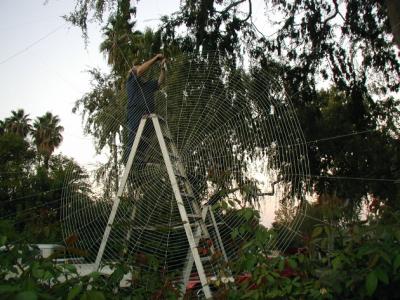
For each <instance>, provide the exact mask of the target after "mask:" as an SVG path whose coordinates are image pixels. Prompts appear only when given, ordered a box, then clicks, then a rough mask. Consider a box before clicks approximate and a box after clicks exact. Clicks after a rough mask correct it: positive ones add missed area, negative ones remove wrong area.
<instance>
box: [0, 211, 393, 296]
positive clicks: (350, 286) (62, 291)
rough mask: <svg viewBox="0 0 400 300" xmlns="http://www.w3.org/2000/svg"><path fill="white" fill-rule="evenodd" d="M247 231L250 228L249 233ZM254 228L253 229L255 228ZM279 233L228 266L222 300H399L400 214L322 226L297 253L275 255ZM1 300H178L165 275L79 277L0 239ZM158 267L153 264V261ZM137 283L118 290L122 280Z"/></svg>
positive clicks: (117, 272) (260, 234)
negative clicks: (229, 281) (230, 281)
mask: <svg viewBox="0 0 400 300" xmlns="http://www.w3.org/2000/svg"><path fill="white" fill-rule="evenodd" d="M247 229H249V228H247ZM252 230H254V229H252ZM273 235H274V233H273V232H272V231H271V230H266V229H265V228H261V227H260V228H258V229H257V230H256V234H255V238H254V239H253V240H252V241H250V242H247V243H246V244H244V245H242V247H241V250H240V253H239V254H240V255H239V256H238V257H239V260H238V261H236V262H231V266H230V268H231V269H232V270H233V271H234V273H235V274H239V275H238V276H237V278H236V279H237V283H236V285H235V288H234V287H233V286H229V285H225V284H223V283H219V282H218V281H217V282H216V283H215V284H216V285H218V283H219V286H218V288H219V289H218V292H217V293H216V298H217V299H397V298H400V291H399V290H398V289H397V288H396V287H398V286H400V245H399V243H400V213H389V212H385V213H384V214H383V215H381V217H380V218H379V219H378V218H375V219H374V218H371V219H369V220H367V221H364V222H357V223H354V224H352V225H350V226H346V228H340V227H332V226H330V225H327V224H325V225H319V226H316V227H315V228H314V230H313V232H312V235H311V237H310V239H309V241H308V244H307V247H304V248H301V251H299V253H297V254H292V255H285V256H271V255H270V254H271V253H270V251H269V250H268V249H267V247H266V245H267V243H266V240H269V239H271V237H272V238H273ZM0 242H1V245H2V249H3V250H2V253H1V254H0V297H1V298H2V299H14V298H15V299H175V298H177V297H178V296H179V286H178V284H176V283H174V282H173V281H172V280H171V279H170V278H168V277H165V276H163V275H162V274H160V272H159V271H158V268H157V263H156V262H153V263H154V265H150V266H149V268H148V270H147V271H139V270H137V269H135V268H133V267H130V266H128V265H130V264H117V265H115V266H114V269H113V273H112V274H111V275H110V276H107V277H105V276H103V275H101V274H100V273H98V272H93V273H91V274H90V275H88V276H79V275H78V274H77V271H76V269H75V267H74V266H72V265H54V264H53V263H52V262H51V261H50V260H48V259H47V260H46V259H38V258H36V257H37V255H38V252H37V250H35V249H33V248H32V247H28V246H26V245H14V246H12V247H10V246H9V245H8V244H7V238H6V236H5V235H4V234H3V233H2V235H1V239H0ZM149 261H152V260H149ZM128 272H131V273H132V274H133V279H132V280H130V281H129V282H128V283H127V287H125V288H120V287H119V282H120V281H121V279H122V278H123V276H124V274H127V273H128Z"/></svg>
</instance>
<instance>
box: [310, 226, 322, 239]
mask: <svg viewBox="0 0 400 300" xmlns="http://www.w3.org/2000/svg"><path fill="white" fill-rule="evenodd" d="M322 231H323V228H322V227H315V228H314V230H313V231H312V234H311V238H313V239H315V238H316V237H317V236H319V235H321V233H322Z"/></svg>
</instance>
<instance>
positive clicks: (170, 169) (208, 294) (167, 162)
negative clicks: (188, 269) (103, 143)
mask: <svg viewBox="0 0 400 300" xmlns="http://www.w3.org/2000/svg"><path fill="white" fill-rule="evenodd" d="M152 120H153V125H154V129H155V131H156V135H157V139H158V142H159V144H160V147H161V152H162V155H163V158H164V162H165V165H166V168H167V172H168V177H169V179H170V182H171V186H172V189H173V191H174V195H175V199H176V202H177V205H178V210H179V214H180V216H181V219H182V222H183V228H184V229H185V233H186V237H187V239H188V242H189V246H190V250H191V252H192V256H193V260H194V263H195V265H196V269H197V273H198V275H199V279H200V282H201V285H202V288H203V291H204V295H205V297H206V298H207V299H211V298H212V294H211V290H210V286H209V285H208V281H207V277H206V274H205V271H204V267H203V264H202V262H201V259H200V255H199V252H198V249H197V245H196V242H195V239H194V236H193V232H192V228H191V227H190V223H189V219H188V215H187V213H186V209H185V206H184V204H183V200H182V195H181V192H180V191H179V186H178V183H177V181H176V177H175V173H174V169H173V167H172V163H171V158H170V157H169V153H168V149H167V146H166V144H165V140H164V137H163V133H162V130H161V127H160V122H159V120H158V117H157V116H156V115H153V116H152Z"/></svg>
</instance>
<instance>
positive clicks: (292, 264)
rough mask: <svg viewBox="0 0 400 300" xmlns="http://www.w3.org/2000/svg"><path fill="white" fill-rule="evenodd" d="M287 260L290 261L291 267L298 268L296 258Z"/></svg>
mask: <svg viewBox="0 0 400 300" xmlns="http://www.w3.org/2000/svg"><path fill="white" fill-rule="evenodd" d="M287 262H288V264H289V267H291V268H292V269H296V268H297V262H296V260H294V259H292V258H289V259H288V261H287Z"/></svg>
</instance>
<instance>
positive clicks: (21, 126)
mask: <svg viewBox="0 0 400 300" xmlns="http://www.w3.org/2000/svg"><path fill="white" fill-rule="evenodd" d="M30 121H31V119H30V118H29V114H25V112H24V110H23V109H18V110H17V111H15V110H12V111H11V117H9V118H7V119H6V120H5V122H4V127H5V130H6V131H8V132H12V133H15V134H18V135H19V136H21V137H24V138H25V137H26V136H27V135H28V134H29V133H30V132H31V130H32V126H31V124H29V123H30Z"/></svg>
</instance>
